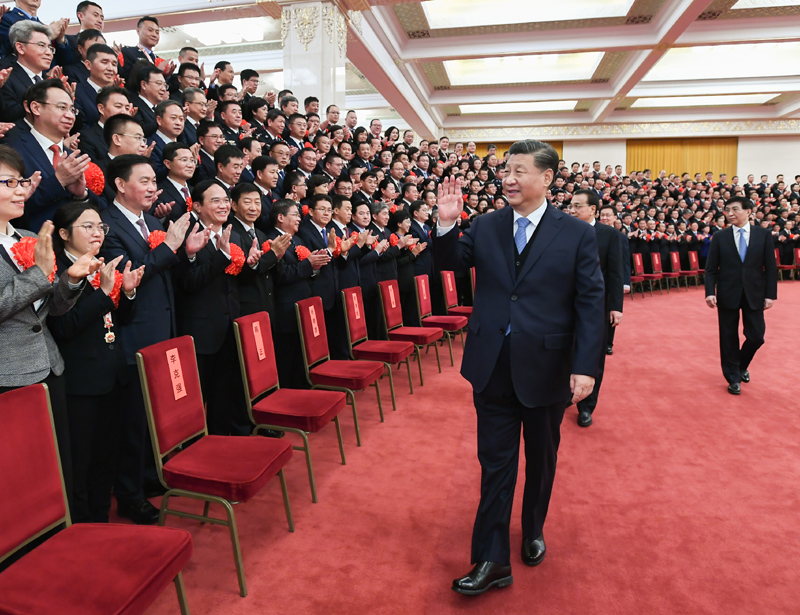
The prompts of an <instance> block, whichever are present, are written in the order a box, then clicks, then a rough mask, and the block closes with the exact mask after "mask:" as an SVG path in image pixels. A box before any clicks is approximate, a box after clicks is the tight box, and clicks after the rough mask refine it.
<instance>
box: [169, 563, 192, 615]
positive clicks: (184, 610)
mask: <svg viewBox="0 0 800 615" xmlns="http://www.w3.org/2000/svg"><path fill="white" fill-rule="evenodd" d="M172 582H173V583H175V591H176V592H177V593H178V605H179V606H180V607H181V615H190V613H189V603H188V602H187V601H186V588H185V587H184V586H183V576H182V575H181V573H180V572H179V573H178V576H176V577H175V578H174V579H173V580H172Z"/></svg>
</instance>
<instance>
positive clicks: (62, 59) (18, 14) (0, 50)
mask: <svg viewBox="0 0 800 615" xmlns="http://www.w3.org/2000/svg"><path fill="white" fill-rule="evenodd" d="M24 19H30V17H28V16H27V15H25V13H23V12H22V11H21V10H20V9H18V8H16V7H15V8H13V9H11V10H10V11H8V13H6V14H5V15H3V18H2V19H0V57H3V58H5V57H6V56H10V55H11V54H12V53H14V50H13V49H12V48H11V41H10V40H9V38H8V33H9V31H10V30H11V26H13V25H14V24H15V23H17V22H18V21H22V20H24ZM34 21H38V22H39V23H41V19H39V18H38V17H35V18H34ZM45 25H47V24H45ZM52 44H53V46H54V47H55V48H56V52H55V53H54V54H53V63H52V64H51V65H50V68H52V67H53V66H56V65H59V66H65V65H67V64H72V63H73V62H74V61H75V60H74V59H73V57H72V50H71V48H70V46H69V42H67V41H65V42H64V43H57V42H56V41H53V42H52Z"/></svg>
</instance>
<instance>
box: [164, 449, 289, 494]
mask: <svg viewBox="0 0 800 615" xmlns="http://www.w3.org/2000/svg"><path fill="white" fill-rule="evenodd" d="M291 457H292V444H291V442H288V441H287V440H276V439H275V438H241V437H236V436H205V437H204V438H200V439H199V440H198V441H197V442H195V443H194V444H192V445H191V446H189V447H188V448H186V449H185V450H183V451H181V452H180V453H178V454H177V455H175V456H174V457H173V458H172V459H170V460H169V461H168V462H167V463H166V464H164V480H165V481H166V482H167V485H168V486H169V487H171V488H173V489H185V490H186V491H196V492H198V493H205V494H207V495H216V496H218V497H221V498H225V499H226V500H231V501H236V502H246V501H247V500H249V499H250V498H251V497H253V496H254V495H255V494H256V493H258V491H259V490H260V489H261V488H262V487H263V486H264V485H266V484H267V482H268V481H269V479H271V478H272V477H273V476H275V475H276V474H277V473H278V471H279V470H280V469H281V468H282V467H283V466H285V465H286V463H287V462H288V461H289V459H291Z"/></svg>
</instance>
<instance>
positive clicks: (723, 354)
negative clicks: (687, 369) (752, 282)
mask: <svg viewBox="0 0 800 615" xmlns="http://www.w3.org/2000/svg"><path fill="white" fill-rule="evenodd" d="M740 311H741V314H742V323H743V325H744V343H743V344H742V345H741V348H740V347H739V312H740ZM717 318H718V319H719V356H720V361H721V363H722V374H723V375H724V376H725V379H726V380H727V381H728V382H729V383H731V384H733V383H735V382H741V381H742V372H743V371H745V370H746V369H747V368H748V367H749V365H750V361H752V360H753V356H754V355H755V354H756V350H758V349H759V348H761V346H763V345H764V333H765V332H766V324H765V322H764V310H763V308H762V309H759V310H753V309H751V308H750V306H749V305H748V304H747V298H746V297H745V296H744V293H742V299H741V304H740V307H739V309H736V310H732V309H729V308H720V307H718V308H717Z"/></svg>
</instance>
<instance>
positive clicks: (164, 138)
mask: <svg viewBox="0 0 800 615" xmlns="http://www.w3.org/2000/svg"><path fill="white" fill-rule="evenodd" d="M156 134H157V135H158V136H159V138H160V139H161V140H162V141H163V142H164V143H175V142H176V141H177V139H170V138H169V137H168V136H167V135H165V134H164V133H163V132H161V131H160V130H156Z"/></svg>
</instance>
